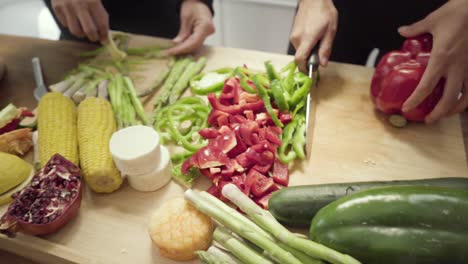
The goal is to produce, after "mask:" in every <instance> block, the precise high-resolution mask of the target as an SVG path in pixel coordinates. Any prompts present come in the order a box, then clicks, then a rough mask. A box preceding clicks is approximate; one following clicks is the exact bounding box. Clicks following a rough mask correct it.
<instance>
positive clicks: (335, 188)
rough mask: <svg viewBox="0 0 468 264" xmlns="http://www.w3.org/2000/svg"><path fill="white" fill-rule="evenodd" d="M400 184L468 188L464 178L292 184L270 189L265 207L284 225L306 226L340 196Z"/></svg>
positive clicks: (467, 179) (467, 180)
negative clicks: (273, 189) (278, 188)
mask: <svg viewBox="0 0 468 264" xmlns="http://www.w3.org/2000/svg"><path fill="white" fill-rule="evenodd" d="M401 185H422V186H439V187H449V188H456V189H463V190H467V191H468V178H435V179H422V180H407V181H386V182H356V183H335V184H321V185H304V186H293V187H288V188H284V189H281V190H279V191H276V192H274V193H273V195H272V196H271V198H270V200H269V205H268V207H269V210H270V212H271V213H272V214H273V216H274V217H275V218H276V219H278V220H279V221H280V222H282V223H283V224H284V225H287V226H290V227H308V226H309V225H310V221H311V220H312V218H313V217H314V215H315V214H316V213H317V212H318V210H320V209H321V208H322V207H324V206H326V205H327V204H329V203H331V202H333V201H335V200H337V199H339V198H341V197H343V196H346V195H350V194H352V193H355V192H358V191H362V190H368V189H371V188H375V187H384V186H401Z"/></svg>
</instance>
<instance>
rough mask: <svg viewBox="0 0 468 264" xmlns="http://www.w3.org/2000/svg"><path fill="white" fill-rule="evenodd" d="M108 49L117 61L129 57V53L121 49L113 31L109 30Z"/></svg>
mask: <svg viewBox="0 0 468 264" xmlns="http://www.w3.org/2000/svg"><path fill="white" fill-rule="evenodd" d="M106 47H107V50H108V51H109V53H110V55H111V57H112V59H113V60H115V61H120V60H123V59H125V58H126V57H127V54H126V53H125V52H123V51H121V50H120V49H119V48H118V47H117V45H116V44H115V41H114V39H113V37H112V33H111V32H110V31H109V33H108V42H107V43H106Z"/></svg>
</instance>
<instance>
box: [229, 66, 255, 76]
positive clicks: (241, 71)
mask: <svg viewBox="0 0 468 264" xmlns="http://www.w3.org/2000/svg"><path fill="white" fill-rule="evenodd" d="M253 74H254V72H253V71H252V70H250V69H248V68H246V67H243V66H238V67H236V68H234V72H233V75H234V76H239V77H240V76H246V77H249V76H253Z"/></svg>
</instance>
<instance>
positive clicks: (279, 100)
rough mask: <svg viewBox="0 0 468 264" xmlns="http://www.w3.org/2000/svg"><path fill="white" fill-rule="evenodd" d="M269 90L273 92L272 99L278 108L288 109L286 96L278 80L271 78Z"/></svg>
mask: <svg viewBox="0 0 468 264" xmlns="http://www.w3.org/2000/svg"><path fill="white" fill-rule="evenodd" d="M270 89H271V92H272V94H273V99H274V101H275V103H276V105H277V106H278V107H279V109H280V110H282V111H286V110H289V105H288V102H287V101H286V98H285V96H284V94H285V91H284V90H283V87H282V85H281V81H280V80H273V81H272V82H271V87H270Z"/></svg>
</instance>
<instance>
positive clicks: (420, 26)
mask: <svg viewBox="0 0 468 264" xmlns="http://www.w3.org/2000/svg"><path fill="white" fill-rule="evenodd" d="M467 25H468V1H467V0H452V1H447V2H446V3H445V4H444V5H443V6H442V7H440V8H439V9H437V10H435V11H434V12H432V13H431V14H429V15H428V16H427V17H426V18H424V19H423V20H421V21H418V22H416V23H415V24H413V25H410V26H406V27H401V28H400V29H399V31H400V34H401V35H402V36H404V37H414V36H417V35H420V34H423V33H430V34H431V35H432V36H433V38H434V45H433V49H432V52H431V58H430V60H429V62H428V65H427V69H426V71H425V73H424V75H423V76H422V78H421V81H420V82H419V84H418V86H417V88H416V89H415V92H414V93H412V95H411V97H410V98H408V100H406V102H405V104H404V107H403V109H404V110H411V109H413V108H414V107H416V106H417V105H419V104H420V103H421V102H422V101H423V100H424V98H425V97H426V95H428V94H430V93H431V92H432V91H433V90H434V87H435V86H436V84H437V83H438V82H439V81H440V79H442V78H445V79H446V80H447V81H446V83H445V88H444V92H443V96H442V98H441V100H440V101H439V102H438V103H437V106H436V107H435V108H434V110H433V111H432V112H431V113H430V114H429V115H428V116H427V117H426V120H425V121H426V122H429V123H430V122H434V121H436V120H438V119H440V118H442V117H445V116H449V115H451V114H455V113H458V112H461V111H463V110H464V109H466V108H467V107H468V34H467V31H466V28H467ZM460 93H461V96H460Z"/></svg>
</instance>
